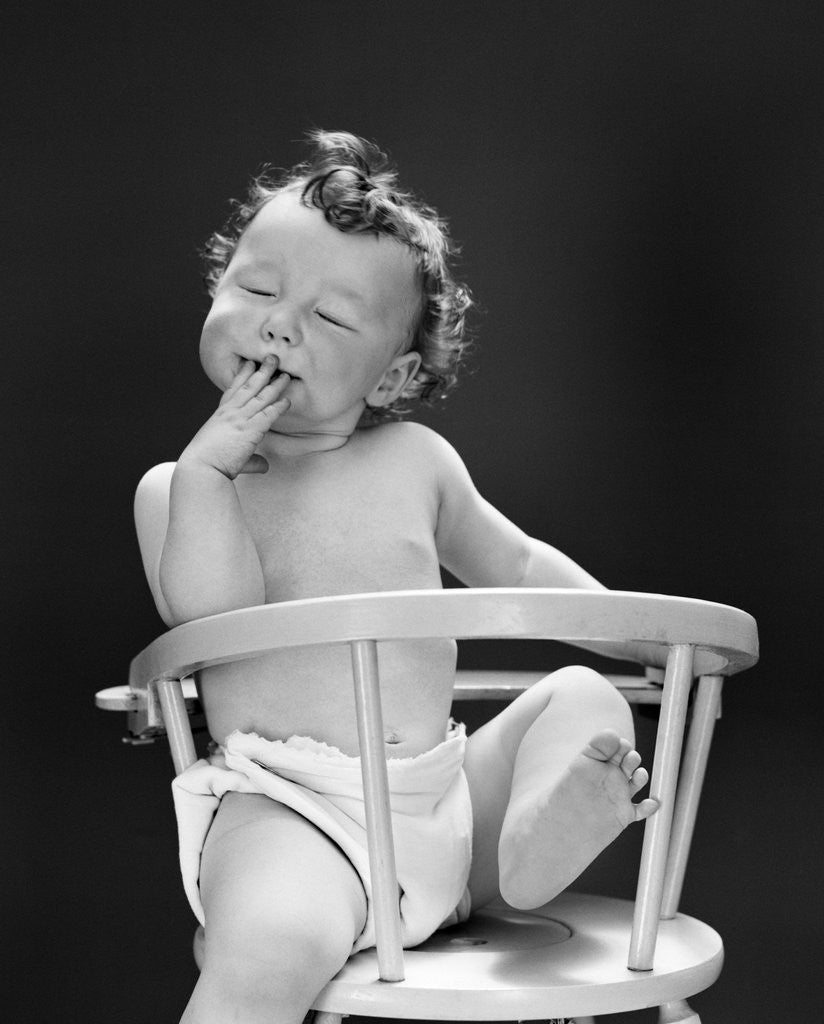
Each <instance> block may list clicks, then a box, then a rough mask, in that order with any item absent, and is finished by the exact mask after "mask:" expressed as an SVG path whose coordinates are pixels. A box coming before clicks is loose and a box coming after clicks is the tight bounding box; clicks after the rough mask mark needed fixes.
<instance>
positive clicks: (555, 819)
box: [499, 729, 658, 910]
mask: <svg viewBox="0 0 824 1024" xmlns="http://www.w3.org/2000/svg"><path fill="white" fill-rule="evenodd" d="M648 778H649V777H648V775H647V772H646V769H644V768H642V767H641V755H640V754H639V753H638V751H637V750H633V749H632V747H631V746H630V744H629V742H628V741H627V740H625V739H621V737H620V736H619V735H618V734H617V733H616V732H614V731H613V730H612V729H606V730H604V731H603V732H599V733H597V734H596V735H595V736H593V737H592V739H591V740H590V741H589V743H588V744H587V745H586V747H584V749H583V750H582V751H581V753H580V754H578V755H577V756H576V757H575V758H574V759H573V761H572V762H571V763H570V765H569V766H568V768H567V769H566V771H565V772H564V773H563V774H562V775H561V777H560V778H559V779H558V781H557V782H556V783H555V784H554V785H552V787H551V788H550V789H549V790H547V789H546V787H545V786H542V787H539V786H536V788H535V790H534V791H532V792H529V793H526V794H525V795H521V796H519V797H518V799H517V801H513V802H511V803H510V805H509V808H508V809H507V812H506V817H505V819H504V824H503V828H502V829H501V841H500V846H499V866H500V882H501V895H502V896H503V897H504V899H505V900H506V901H507V903H509V904H510V905H511V906H513V907H517V908H519V909H521V910H529V909H531V908H533V907H540V906H542V905H543V904H544V903H548V902H549V900H551V899H553V898H554V897H555V896H557V895H558V893H560V892H562V891H563V890H564V889H565V888H566V887H567V886H568V885H569V884H570V883H571V882H572V881H574V880H575V879H576V878H577V877H578V875H580V873H581V872H582V871H583V870H584V868H585V867H587V865H588V864H590V863H591V862H592V861H593V860H594V859H595V858H596V857H597V856H598V854H599V853H600V852H601V851H602V850H603V849H604V848H605V847H606V846H608V845H609V844H610V843H611V842H612V841H613V839H615V838H616V836H618V835H619V834H620V833H621V832H623V830H624V829H625V828H626V827H627V825H629V824H630V823H631V822H633V821H641V820H643V819H644V818H648V817H649V816H650V815H651V814H654V813H655V811H657V810H658V801H657V800H653V799H649V798H648V799H646V800H641V801H640V803H637V804H634V803H633V802H632V797H633V796H635V794H636V793H637V792H638V791H639V790H640V789H643V787H644V786H645V785H646V784H647V781H648Z"/></svg>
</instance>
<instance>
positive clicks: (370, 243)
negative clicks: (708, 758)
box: [135, 132, 657, 1024]
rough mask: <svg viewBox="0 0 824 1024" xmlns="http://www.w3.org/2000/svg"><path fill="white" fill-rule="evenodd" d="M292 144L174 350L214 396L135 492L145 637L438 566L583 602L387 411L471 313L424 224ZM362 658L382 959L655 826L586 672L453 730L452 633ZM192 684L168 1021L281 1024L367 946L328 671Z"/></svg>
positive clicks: (233, 229) (542, 555)
mask: <svg viewBox="0 0 824 1024" xmlns="http://www.w3.org/2000/svg"><path fill="white" fill-rule="evenodd" d="M312 141H313V150H312V154H311V158H310V160H309V161H308V162H307V163H305V164H302V165H299V166H298V167H296V168H294V169H293V170H292V172H290V173H289V174H287V175H286V176H285V177H284V178H283V179H282V180H280V181H276V182H274V181H269V180H265V179H259V180H258V181H257V182H256V183H255V186H254V188H253V191H252V192H251V194H250V196H249V198H248V200H247V202H246V204H245V205H243V206H240V207H239V209H238V212H237V215H236V217H235V218H234V220H233V222H231V223H230V226H229V228H228V229H227V231H226V232H225V233H224V234H222V235H215V236H214V237H213V239H212V241H211V244H210V249H209V254H208V255H209V260H210V275H209V281H210V285H211V293H212V297H213V303H212V307H211V310H210V312H209V314H208V316H207V318H206V321H205V324H204V327H203V332H202V337H201V342H200V357H201V362H202V364H203V367H204V369H205V371H206V373H207V375H208V376H209V378H210V379H211V380H212V381H213V383H214V384H215V385H216V386H217V387H218V388H219V389H220V391H221V392H222V397H221V399H220V403H219V405H218V407H217V409H216V411H215V412H214V414H213V415H212V416H211V417H210V418H209V419H208V420H207V422H206V423H205V424H204V425H203V427H202V428H201V429H200V430H199V431H198V433H197V434H196V435H195V437H194V438H193V439H192V441H191V442H190V443H189V445H188V446H187V447H186V448H185V450H184V451H183V453H182V454H181V456H180V458H179V459H178V461H177V463H176V464H164V465H162V466H158V467H155V469H153V470H151V471H150V472H149V473H147V474H146V476H145V477H144V478H143V480H142V481H141V483H140V485H139V488H138V491H137V496H136V502H135V509H136V521H137V529H138V537H139V541H140V546H141V551H142V555H143V561H144V566H145V570H146V575H147V577H148V580H149V585H150V587H151V590H152V593H153V595H154V598H155V602H156V604H157V607H158V610H159V611H160V614H161V616H162V617H163V619H164V621H165V622H166V623H167V624H168V625H175V624H177V623H181V622H185V621H188V620H190V619H195V618H200V617H202V616H206V615H211V614H215V613H218V612H223V611H228V610H230V609H235V608H243V607H247V606H253V605H259V604H264V603H267V602H274V601H289V600H293V599H298V598H311V597H318V596H328V595H334V594H350V593H365V592H374V591H383V590H411V589H426V588H437V587H440V585H441V578H440V567H441V566H444V567H445V568H446V569H448V570H449V571H450V572H451V573H453V574H454V575H455V576H456V577H457V578H459V579H460V580H462V581H463V582H464V583H466V584H467V585H469V586H476V587H513V586H524V587H575V588H587V589H603V588H602V587H601V584H599V583H598V582H597V581H596V580H595V579H593V577H592V576H590V575H589V574H588V573H587V572H585V571H584V570H583V569H582V568H581V567H580V566H578V565H577V564H575V562H573V561H572V560H570V559H569V558H567V557H566V556H565V555H563V554H561V553H560V552H559V551H558V550H556V549H555V548H552V547H550V546H549V545H547V544H544V543H542V542H540V541H538V540H535V539H533V538H531V537H528V536H526V535H525V534H524V533H523V532H522V531H521V530H520V529H518V528H517V527H516V526H515V525H513V524H512V523H511V522H510V521H509V520H508V519H506V518H505V516H503V515H502V514H501V513H500V512H498V511H497V510H496V509H494V508H493V507H492V506H491V505H489V504H488V503H487V502H486V501H485V500H484V499H483V498H482V497H481V496H480V494H479V493H478V492H477V490H476V489H475V487H474V485H473V483H472V480H471V479H470V477H469V474H468V473H467V470H466V468H465V466H464V464H463V462H462V461H461V459H460V458H459V456H458V455H457V453H456V452H455V451H454V449H453V448H452V447H451V446H450V445H449V444H447V443H446V441H444V440H443V439H442V438H441V437H440V436H438V434H436V433H435V432H433V431H432V430H430V429H428V428H426V427H424V426H421V425H419V424H415V423H409V422H401V421H400V420H399V418H398V417H399V414H400V412H402V411H403V410H404V409H405V407H406V406H408V405H409V404H410V403H412V402H414V401H416V400H420V399H424V400H426V399H431V398H435V397H440V396H441V395H443V394H444V393H445V392H446V391H447V390H448V389H449V387H450V386H451V385H452V383H453V382H454V378H455V375H456V369H457V366H458V363H459V362H460V359H461V356H462V353H463V349H464V345H465V341H464V318H465V314H466V311H467V308H468V306H469V304H470V299H469V295H468V293H467V291H466V290H465V289H464V288H462V287H461V286H460V285H458V284H457V283H456V282H455V281H454V279H453V277H452V274H451V271H450V269H449V261H450V256H451V255H452V252H453V250H452V246H451V243H450V240H449V237H448V234H447V231H446V227H445V225H444V223H443V222H442V221H441V220H440V219H439V218H438V217H437V215H436V214H435V212H434V211H433V210H432V209H431V208H429V207H427V206H425V205H423V204H422V203H420V202H419V201H418V200H416V199H415V198H413V197H412V196H410V195H409V194H406V193H404V192H402V191H400V190H399V188H398V187H397V183H396V178H395V174H394V172H393V171H392V169H391V168H389V167H388V165H387V162H386V159H385V157H383V155H382V154H381V153H380V152H378V151H377V150H376V149H374V147H372V146H371V145H369V144H368V143H365V142H364V141H363V140H360V139H357V138H355V137H353V136H351V135H346V134H343V133H325V132H316V133H314V134H313V136H312ZM593 649H597V650H598V651H599V652H601V653H605V654H610V655H612V656H616V657H623V658H628V659H631V660H639V657H643V655H644V654H645V653H646V652H639V651H638V650H635V649H631V648H630V647H629V646H624V645H604V644H602V645H597V646H595V645H594V647H593ZM379 656H380V668H381V679H382V697H383V714H384V721H385V729H386V737H385V739H386V752H387V757H388V758H389V759H390V760H389V776H390V788H391V790H392V807H393V815H394V827H395V842H396V848H397V849H396V857H397V862H398V874H399V881H400V888H401V893H400V907H401V916H402V928H403V936H404V944H405V945H407V946H411V945H415V944H417V943H419V942H422V941H423V940H424V939H426V938H427V937H428V936H429V935H430V934H431V933H432V932H433V931H435V930H436V929H437V928H438V927H439V926H441V925H443V924H445V923H450V922H454V921H456V920H459V919H462V918H464V917H465V916H466V915H467V914H468V913H469V912H470V910H471V909H476V908H478V907H481V906H483V905H484V904H486V903H488V902H489V901H490V900H492V899H493V898H495V897H497V896H498V895H502V896H503V898H504V899H505V900H506V901H507V902H508V903H510V904H511V905H512V906H515V907H519V908H531V907H536V906H540V905H542V904H543V903H545V902H547V901H548V900H550V899H551V898H552V897H554V896H555V895H556V894H558V893H559V892H561V891H562V890H563V889H564V888H565V887H566V886H567V885H568V884H569V883H570V882H571V881H572V880H573V879H574V878H576V877H577V875H578V874H580V872H581V871H582V870H583V869H584V868H585V867H586V866H587V864H589V863H590V862H591V861H592V860H593V858H594V857H595V856H597V854H598V853H599V852H600V851H601V850H602V849H603V848H604V847H605V846H606V845H607V844H608V843H610V842H611V841H612V840H613V839H614V838H615V837H616V836H617V835H618V834H619V833H620V832H621V831H622V830H623V828H624V827H625V826H626V825H628V824H629V823H630V822H633V821H638V820H640V819H642V818H645V817H647V816H649V815H650V814H652V813H653V812H654V811H655V810H656V807H657V804H656V802H655V801H654V800H651V799H646V800H642V801H640V802H639V803H634V802H633V799H632V798H633V797H634V795H635V794H636V793H637V792H638V791H639V790H640V789H641V788H642V787H643V786H644V785H645V784H646V781H647V773H646V771H645V770H644V769H643V768H642V767H640V761H641V759H640V756H639V754H638V753H637V752H636V751H635V750H634V749H633V747H632V744H633V728H632V719H631V715H630V711H629V708H628V706H627V704H626V703H625V702H624V700H623V698H622V697H620V696H619V695H618V694H617V692H616V691H615V689H614V688H613V687H612V686H611V685H610V684H609V683H608V682H607V681H606V680H604V679H603V678H602V677H601V676H600V675H598V674H597V673H595V672H594V671H592V670H590V669H587V668H582V667H570V668H566V669H562V670H560V671H558V672H555V673H553V674H552V675H550V676H548V677H546V678H545V679H544V680H542V681H541V682H540V683H538V684H536V685H535V686H533V687H532V688H531V689H530V690H529V691H528V692H527V693H525V694H524V695H523V696H521V697H519V698H518V699H517V700H515V701H514V702H513V703H512V704H510V705H509V706H508V707H507V708H506V709H505V710H504V711H503V712H502V713H501V714H500V715H499V716H498V717H496V718H494V719H493V720H492V721H490V722H489V723H487V724H486V725H484V726H483V727H482V728H480V729H478V730H477V731H476V732H474V733H473V734H472V735H471V736H470V737H468V738H467V737H466V735H465V733H464V730H463V727H462V726H460V725H457V724H455V723H454V722H452V721H451V720H450V719H449V710H450V704H451V695H452V686H453V682H454V673H455V658H456V654H455V644H454V643H453V642H451V641H441V640H437V641H414V642H404V643H384V644H381V646H380V652H379ZM199 689H200V694H201V699H202V702H203V706H204V709H205V712H206V718H207V722H208V725H209V731H210V734H211V737H212V740H213V745H212V753H211V756H210V757H209V758H208V759H204V760H201V761H200V762H198V763H197V764H196V765H194V766H193V767H192V768H190V769H188V770H187V771H186V772H184V773H183V774H182V775H181V776H179V777H178V779H176V780H175V784H174V792H175V803H176V809H177V814H178V822H179V829H180V846H181V865H182V868H183V873H184V882H185V885H186V890H187V893H188V896H189V899H190V901H191V903H192V906H193V909H194V910H195V913H196V914H197V915H198V917H199V919H200V920H201V922H205V926H206V927H205V948H204V960H203V965H202V971H201V974H200V978H199V980H198V983H197V986H196V987H195V990H194V993H193V995H192V997H191V1000H190V1002H189V1004H188V1006H187V1008H186V1011H185V1013H184V1015H183V1020H184V1021H186V1022H199V1024H201V1022H210V1021H215V1022H217V1021H220V1022H224V1021H226V1020H229V1019H232V1020H241V1021H244V1022H248V1024H252V1022H256V1021H266V1022H267V1024H269V1022H271V1021H273V1020H277V1021H283V1022H292V1024H298V1022H299V1021H301V1020H302V1019H303V1017H304V1016H305V1014H306V1013H307V1011H308V1009H309V1007H310V1006H311V1003H312V1001H313V999H314V997H315V996H316V995H317V993H318V992H319V991H320V990H321V989H322V988H323V987H324V985H325V984H326V983H327V982H328V981H329V979H331V978H332V977H333V976H334V974H335V973H336V972H337V971H338V970H339V969H340V967H341V966H342V965H343V963H344V962H345V961H346V959H347V957H348V956H349V955H350V954H351V953H352V952H353V950H358V949H362V948H365V947H367V946H369V945H373V944H374V925H373V921H372V911H371V905H370V892H371V888H370V883H369V877H368V862H367V858H366V850H365V846H366V842H365V832H364V826H363V818H364V815H363V798H362V794H361V791H360V768H359V761H358V743H357V732H356V727H355V716H354V711H353V707H352V705H353V697H352V687H351V666H350V661H349V653H348V650H347V649H346V648H345V647H343V648H340V647H334V648H331V649H316V648H299V649H296V650H290V651H288V652H285V653H282V654H272V655H267V656H265V657H261V658H258V659H256V660H253V661H244V662H242V663H239V664H235V665H224V666H218V667H215V668H212V669H209V670H208V671H206V672H203V673H202V674H201V678H200V679H199ZM422 851H423V853H424V855H423V856H421V853H422Z"/></svg>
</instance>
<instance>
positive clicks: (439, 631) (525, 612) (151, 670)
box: [129, 588, 758, 690]
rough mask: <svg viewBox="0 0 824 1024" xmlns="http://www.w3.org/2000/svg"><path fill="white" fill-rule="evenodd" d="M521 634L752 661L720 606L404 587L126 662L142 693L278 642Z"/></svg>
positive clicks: (191, 629) (740, 624) (255, 614)
mask: <svg viewBox="0 0 824 1024" xmlns="http://www.w3.org/2000/svg"><path fill="white" fill-rule="evenodd" d="M437 637H449V638H454V639H481V638H487V639H497V638H504V637H509V638H521V639H544V640H561V641H569V642H573V643H574V642H578V641H582V642H586V641H601V640H603V641H612V642H622V641H628V642H635V643H649V644H657V645H661V646H671V645H673V644H689V645H692V646H694V647H695V649H696V650H695V664H694V672H695V675H696V676H698V675H732V674H734V673H736V672H740V671H743V670H744V669H746V668H749V667H750V666H751V665H753V664H754V663H755V662H756V661H757V660H758V634H757V631H756V625H755V620H754V619H753V618H752V616H750V615H748V614H747V613H746V612H743V611H741V610H740V609H738V608H732V607H730V606H729V605H723V604H716V603H713V602H710V601H700V600H697V599H695V598H684V597H669V596H665V595H660V594H637V593H630V592H627V591H615V590H609V591H592V590H562V589H528V588H513V589H506V588H488V589H472V590H462V589H455V590H411V591H388V592H383V593H377V594H354V595H346V596H342V597H328V598H310V599H307V600H302V601H284V602H281V603H279V604H267V605H258V606H256V607H253V608H243V609H239V610H237V611H230V612H223V613H222V614H220V615H213V616H209V617H208V618H205V619H198V620H196V621H193V622H187V623H184V624H183V625H181V626H177V627H176V628H174V629H172V630H170V631H169V632H168V633H165V634H164V635H163V636H160V637H158V638H157V639H156V640H155V641H153V642H152V643H151V644H149V645H148V646H147V647H146V648H144V650H143V651H141V653H140V654H138V655H137V656H136V657H135V658H134V659H133V661H132V664H131V670H130V676H129V682H130V685H131V687H132V689H134V690H143V689H146V688H147V687H148V686H150V685H151V684H152V683H154V682H157V681H158V680H161V679H172V678H181V677H183V676H187V675H190V674H192V673H193V672H197V671H199V670H201V669H204V668H207V667H209V666H211V665H218V664H223V663H226V662H230V661H242V660H245V659H247V658H256V657H260V656H261V655H264V654H266V653H268V652H270V651H273V650H275V649H279V648H288V647H302V646H309V645H313V644H343V643H351V642H352V641H356V640H377V641H383V640H398V639H429V638H437Z"/></svg>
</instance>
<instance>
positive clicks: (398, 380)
mask: <svg viewBox="0 0 824 1024" xmlns="http://www.w3.org/2000/svg"><path fill="white" fill-rule="evenodd" d="M420 365H421V355H420V352H407V353H405V354H404V355H402V356H395V358H394V359H393V360H392V362H391V363H390V364H389V368H388V369H387V371H386V373H385V374H384V375H383V377H382V379H381V382H380V383H379V384H378V385H377V387H375V388H373V389H372V391H370V392H369V394H368V395H367V396H366V404H367V405H371V406H372V407H373V408H376V409H380V408H383V407H384V406H387V405H391V404H392V402H394V401H395V399H396V398H398V397H399V395H400V394H401V392H402V391H403V389H404V388H405V387H406V385H407V384H408V383H409V381H410V380H412V378H413V377H414V376H415V374H416V373H417V372H418V370H419V369H420Z"/></svg>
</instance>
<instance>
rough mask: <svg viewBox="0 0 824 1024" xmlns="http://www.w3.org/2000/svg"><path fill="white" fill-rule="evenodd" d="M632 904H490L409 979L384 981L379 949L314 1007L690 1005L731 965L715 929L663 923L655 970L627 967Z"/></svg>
mask: <svg viewBox="0 0 824 1024" xmlns="http://www.w3.org/2000/svg"><path fill="white" fill-rule="evenodd" d="M632 916H633V903H632V901H630V900H618V899H612V898H609V897H604V896H589V895H584V894H581V893H564V894H562V895H561V896H559V897H558V898H557V899H555V900H553V901H552V903H549V904H547V905H546V906H545V907H541V908H539V909H537V910H532V911H529V912H522V911H516V910H512V909H511V908H510V907H507V906H506V905H504V904H496V905H493V906H490V907H486V908H484V909H483V910H480V911H478V912H477V913H475V914H473V915H472V917H471V918H470V919H469V920H468V921H467V922H465V923H464V924H462V925H457V926H455V927H452V928H448V929H444V930H443V931H440V932H437V933H436V934H435V935H434V936H432V938H430V939H428V940H427V942H425V943H423V944H422V945H421V946H418V947H416V948H415V949H408V950H405V951H404V964H405V973H406V977H405V980H404V981H400V982H383V981H379V980H378V962H377V956H376V954H375V951H374V949H370V950H365V951H364V952H362V953H358V954H356V955H355V956H353V957H352V958H351V959H350V960H349V961H348V962H347V964H346V965H345V967H344V968H343V970H341V971H340V973H339V974H338V975H337V976H336V977H335V978H333V979H332V981H331V982H330V983H329V984H328V985H327V986H326V988H325V989H324V990H323V991H322V992H321V993H320V995H319V996H318V998H317V999H316V1000H315V1002H314V1009H316V1010H322V1011H326V1012H330V1013H339V1014H357V1015H359V1016H367V1017H390V1018H392V1017H395V1018H411V1019H416V1018H417V1019H432V1020H478V1021H482V1020H537V1019H539V1018H546V1017H575V1016H578V1015H580V1016H597V1015H598V1014H604V1013H620V1012H623V1011H627V1010H637V1009H642V1008H644V1007H647V1006H657V1005H660V1004H661V1003H664V1002H669V1001H672V1000H676V999H686V998H687V997H688V996H691V995H694V994H695V993H696V992H701V991H703V989H705V988H708V987H709V986H710V985H711V984H712V983H713V982H714V981H715V979H716V978H717V977H718V975H719V973H720V971H721V965H722V963H723V958H724V950H723V945H722V942H721V938H720V936H719V935H718V933H717V932H715V931H714V930H713V929H712V928H710V927H709V926H708V925H705V924H702V922H700V921H697V920H695V919H694V918H691V917H687V916H686V915H684V914H678V915H676V917H675V918H673V919H672V920H669V921H662V922H661V926H660V931H659V935H658V943H657V946H656V953H655V967H654V969H653V970H651V971H630V970H628V969H627V952H628V949H629V940H630V933H631V930H632Z"/></svg>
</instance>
